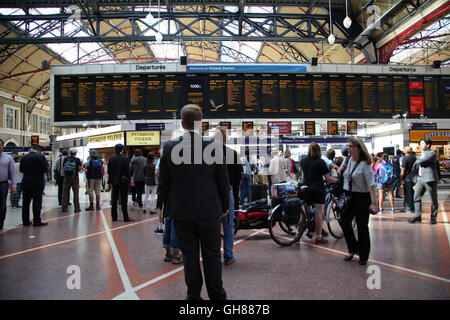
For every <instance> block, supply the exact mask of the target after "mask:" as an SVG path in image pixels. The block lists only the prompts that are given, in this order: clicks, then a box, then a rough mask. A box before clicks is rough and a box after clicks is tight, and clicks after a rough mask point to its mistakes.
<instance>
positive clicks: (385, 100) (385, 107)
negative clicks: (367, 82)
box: [377, 76, 394, 115]
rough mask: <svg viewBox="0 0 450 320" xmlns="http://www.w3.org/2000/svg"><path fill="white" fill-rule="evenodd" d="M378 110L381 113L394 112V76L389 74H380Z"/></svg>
mask: <svg viewBox="0 0 450 320" xmlns="http://www.w3.org/2000/svg"><path fill="white" fill-rule="evenodd" d="M377 80H378V81H377V82H378V88H377V94H378V112H380V114H388V115H390V114H392V112H393V110H394V107H393V102H394V100H393V87H392V78H390V77H387V76H378V79H377Z"/></svg>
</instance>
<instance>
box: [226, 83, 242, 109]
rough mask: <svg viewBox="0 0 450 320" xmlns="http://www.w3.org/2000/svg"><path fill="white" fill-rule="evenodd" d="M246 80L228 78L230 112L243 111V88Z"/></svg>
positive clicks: (228, 106) (228, 105) (228, 107)
mask: <svg viewBox="0 0 450 320" xmlns="http://www.w3.org/2000/svg"><path fill="white" fill-rule="evenodd" d="M243 81H244V80H242V79H230V80H227V111H228V113H229V114H230V113H231V114H232V113H240V112H241V111H242V88H243V87H244V82H243Z"/></svg>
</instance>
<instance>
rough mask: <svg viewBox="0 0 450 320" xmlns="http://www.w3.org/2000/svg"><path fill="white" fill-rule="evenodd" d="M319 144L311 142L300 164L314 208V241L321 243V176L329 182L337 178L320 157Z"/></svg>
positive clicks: (322, 198) (323, 186) (323, 209)
mask: <svg viewBox="0 0 450 320" xmlns="http://www.w3.org/2000/svg"><path fill="white" fill-rule="evenodd" d="M320 154H321V151H320V146H319V145H318V144H317V143H316V142H311V143H310V144H309V148H308V154H307V156H306V157H303V158H302V160H301V162H300V166H301V168H302V171H303V173H304V180H303V182H304V184H305V185H307V186H308V189H307V194H308V197H309V199H311V200H312V202H313V205H314V208H315V214H314V219H315V233H316V237H315V240H314V242H315V243H322V242H323V241H324V240H323V238H322V235H323V231H322V223H323V219H324V213H325V196H326V190H325V184H324V181H323V178H325V180H326V181H328V182H330V183H336V182H337V179H336V178H333V177H331V176H330V171H329V168H328V166H327V164H326V163H325V161H324V160H323V159H321V158H320Z"/></svg>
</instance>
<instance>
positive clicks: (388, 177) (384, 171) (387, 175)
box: [378, 162, 394, 184]
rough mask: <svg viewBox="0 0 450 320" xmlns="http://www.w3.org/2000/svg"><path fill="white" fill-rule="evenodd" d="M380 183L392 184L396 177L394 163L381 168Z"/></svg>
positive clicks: (382, 165)
mask: <svg viewBox="0 0 450 320" xmlns="http://www.w3.org/2000/svg"><path fill="white" fill-rule="evenodd" d="M378 177H379V178H378V182H379V183H381V184H383V183H392V179H393V177H394V173H393V168H392V163H390V162H385V163H382V164H381V166H380V171H379V175H378Z"/></svg>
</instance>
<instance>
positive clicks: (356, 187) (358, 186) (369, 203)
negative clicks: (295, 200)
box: [339, 138, 379, 265]
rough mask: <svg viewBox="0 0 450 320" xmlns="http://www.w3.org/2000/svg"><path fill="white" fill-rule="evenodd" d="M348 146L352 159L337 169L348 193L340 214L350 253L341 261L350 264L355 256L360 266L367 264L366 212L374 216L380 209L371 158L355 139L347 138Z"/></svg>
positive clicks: (368, 242) (367, 225) (368, 237)
mask: <svg viewBox="0 0 450 320" xmlns="http://www.w3.org/2000/svg"><path fill="white" fill-rule="evenodd" d="M347 147H348V155H349V156H350V157H351V159H350V161H349V162H348V164H347V165H345V164H343V165H342V166H341V168H340V169H339V170H341V172H343V175H344V192H346V193H347V194H350V204H349V206H348V209H347V210H346V211H345V212H344V213H343V215H342V230H343V231H344V237H345V241H346V242H347V247H348V251H349V255H348V256H346V257H345V258H344V259H345V261H350V260H352V258H353V255H354V254H355V253H357V254H358V255H359V264H360V265H366V264H367V260H368V259H369V252H370V234H369V209H370V210H371V212H372V213H373V214H376V213H377V212H378V210H379V208H378V202H377V195H376V189H375V179H374V176H373V171H372V167H371V163H372V158H371V157H370V155H369V153H368V152H367V149H366V147H365V145H364V143H363V142H362V141H361V140H359V139H357V138H351V139H349V140H348V144H347ZM350 175H351V181H350ZM350 183H351V184H350ZM350 186H351V190H350ZM350 191H351V192H350ZM354 217H356V224H357V229H358V240H356V238H355V234H354V232H353V228H352V220H353V218H354Z"/></svg>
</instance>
